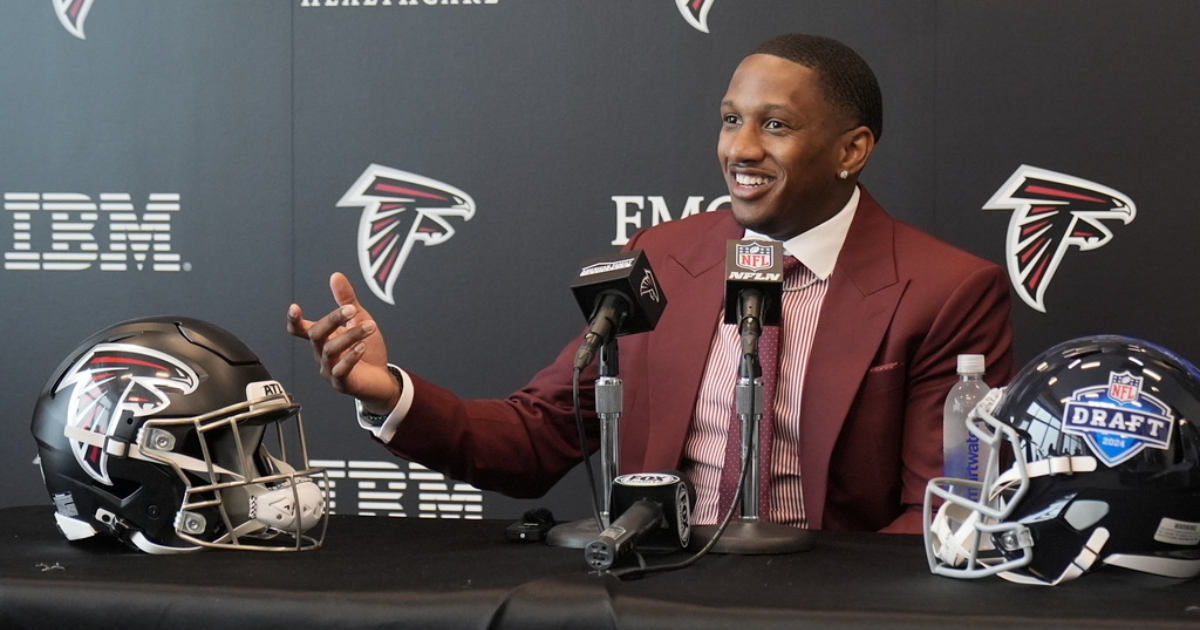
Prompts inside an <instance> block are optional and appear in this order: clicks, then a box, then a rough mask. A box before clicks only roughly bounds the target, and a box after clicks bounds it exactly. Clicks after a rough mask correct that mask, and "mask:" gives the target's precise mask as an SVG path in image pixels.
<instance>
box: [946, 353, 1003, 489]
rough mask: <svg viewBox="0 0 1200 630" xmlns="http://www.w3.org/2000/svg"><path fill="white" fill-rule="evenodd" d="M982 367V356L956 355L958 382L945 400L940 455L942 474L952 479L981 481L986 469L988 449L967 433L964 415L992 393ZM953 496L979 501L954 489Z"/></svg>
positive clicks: (972, 434)
mask: <svg viewBox="0 0 1200 630" xmlns="http://www.w3.org/2000/svg"><path fill="white" fill-rule="evenodd" d="M984 368H985V364H984V358H983V355H982V354H960V355H958V382H957V383H955V384H954V387H951V388H950V393H949V394H948V395H947V396H946V406H945V408H944V410H943V413H942V422H943V424H942V452H943V454H944V456H945V464H944V470H943V474H944V475H945V476H946V477H953V478H955V479H969V480H971V481H980V480H981V479H982V477H983V474H982V472H983V470H984V469H985V467H986V466H987V459H988V458H987V451H986V450H985V449H987V445H985V444H980V443H979V438H978V437H976V436H975V434H974V433H971V432H970V431H968V430H967V423H966V420H967V414H969V413H971V410H972V409H974V408H975V404H976V403H978V402H979V401H980V400H983V397H984V396H986V395H987V393H988V391H989V390H990V389H991V388H989V387H988V385H987V383H984V382H983V372H984ZM954 492H955V494H959V495H962V496H965V497H967V498H969V499H971V500H978V499H979V493H978V492H976V491H975V490H973V489H971V490H969V489H967V488H964V487H961V486H959V487H955V489H954Z"/></svg>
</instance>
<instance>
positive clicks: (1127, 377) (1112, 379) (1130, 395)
mask: <svg viewBox="0 0 1200 630" xmlns="http://www.w3.org/2000/svg"><path fill="white" fill-rule="evenodd" d="M1141 391H1142V379H1141V378H1138V377H1136V376H1134V375H1133V374H1130V373H1129V372H1121V373H1120V374H1116V373H1112V374H1109V376H1108V397H1109V398H1111V399H1113V400H1115V401H1117V402H1121V403H1129V402H1133V401H1135V400H1137V397H1138V394H1140V393H1141Z"/></svg>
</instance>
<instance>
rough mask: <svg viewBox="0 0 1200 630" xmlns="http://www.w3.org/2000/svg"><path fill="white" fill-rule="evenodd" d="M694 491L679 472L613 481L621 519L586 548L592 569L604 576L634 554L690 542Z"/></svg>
mask: <svg viewBox="0 0 1200 630" xmlns="http://www.w3.org/2000/svg"><path fill="white" fill-rule="evenodd" d="M695 499H696V491H695V489H693V488H692V484H691V482H690V481H688V480H687V478H685V477H684V476H683V474H682V473H679V472H677V471H667V472H661V473H636V474H632V475H621V476H620V477H617V478H616V479H615V480H614V481H613V486H612V513H613V514H620V516H618V517H617V518H616V520H614V521H613V522H612V524H611V525H609V526H608V528H607V529H605V530H604V531H602V532H600V536H599V537H598V538H596V539H595V540H593V541H592V542H590V543H588V545H587V547H585V548H584V552H583V554H584V560H586V561H587V564H588V566H589V567H591V568H593V569H596V570H598V571H605V570H607V569H609V568H610V567H612V565H613V564H614V563H616V562H617V561H618V560H620V559H621V558H623V557H625V556H626V555H628V554H629V552H630V551H632V550H633V549H639V550H642V551H656V552H670V551H678V550H680V549H685V548H686V547H687V546H688V542H689V541H690V540H691V532H692V524H691V518H692V503H693V502H694V501H695Z"/></svg>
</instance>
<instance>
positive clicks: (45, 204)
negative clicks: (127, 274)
mask: <svg viewBox="0 0 1200 630" xmlns="http://www.w3.org/2000/svg"><path fill="white" fill-rule="evenodd" d="M4 209H5V210H6V211H8V212H9V213H11V216H12V226H13V232H12V234H13V242H12V250H11V251H7V252H5V253H4V268H5V269H6V270H10V271H38V270H43V271H83V270H86V269H90V268H92V267H93V266H94V265H96V264H97V263H99V266H100V270H101V271H128V270H130V268H131V267H130V266H131V265H132V266H133V268H136V269H137V270H138V271H142V270H143V269H145V268H147V267H149V268H150V269H152V270H154V271H189V270H190V269H191V264H190V263H186V262H181V261H180V259H179V254H176V253H174V252H172V251H171V216H172V215H173V214H175V213H176V212H179V193H151V194H150V198H149V201H148V202H147V203H146V204H145V206H144V208H143V212H142V214H141V215H140V216H139V215H138V213H137V212H136V210H135V208H134V205H133V202H132V199H131V198H130V196H129V194H127V193H101V194H100V202H99V203H96V201H95V200H93V199H92V198H91V197H90V196H88V195H84V194H80V193H4ZM101 223H103V224H104V225H105V226H106V227H107V239H108V241H107V243H105V244H104V245H106V246H107V248H106V249H102V248H101V243H99V242H97V239H96V228H97V226H98V225H99V224H101ZM47 232H48V236H49V238H46V237H47Z"/></svg>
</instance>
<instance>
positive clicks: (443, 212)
mask: <svg viewBox="0 0 1200 630" xmlns="http://www.w3.org/2000/svg"><path fill="white" fill-rule="evenodd" d="M337 205H338V207H339V208H362V209H363V212H362V216H361V218H359V221H358V265H359V267H360V268H361V269H362V274H363V278H364V279H365V280H366V281H367V285H368V286H369V287H371V292H372V293H374V294H375V295H376V296H377V297H378V298H379V299H381V300H383V301H384V302H387V303H388V304H395V303H396V302H395V300H394V299H393V298H392V287H393V286H394V285H395V284H396V278H397V277H399V275H400V269H401V268H403V267H404V261H406V260H408V255H409V253H411V252H412V248H413V244H414V243H421V244H423V245H440V244H442V243H445V242H446V241H448V240H450V237H452V236H454V226H453V225H451V224H450V221H449V218H450V217H457V218H460V219H462V220H464V221H469V220H470V219H471V217H473V216H475V201H474V200H472V199H471V197H470V195H468V194H467V193H465V192H463V191H461V190H459V189H457V188H455V187H453V186H450V185H448V184H443V183H442V182H439V181H437V180H433V179H430V178H428V177H423V176H421V175H415V174H413V173H406V172H404V171H400V170H396V169H394V168H388V167H386V166H380V165H378V164H372V165H370V166H368V167H367V170H365V171H363V174H362V175H361V176H359V178H358V181H356V182H354V185H353V186H351V187H350V190H348V191H346V194H345V195H343V196H342V198H341V200H340V201H338V202H337Z"/></svg>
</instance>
